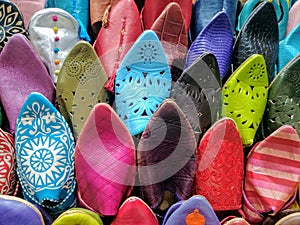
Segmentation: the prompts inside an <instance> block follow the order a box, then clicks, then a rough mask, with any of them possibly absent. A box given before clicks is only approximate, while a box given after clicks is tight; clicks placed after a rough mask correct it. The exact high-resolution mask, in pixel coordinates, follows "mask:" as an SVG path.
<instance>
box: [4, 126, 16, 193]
mask: <svg viewBox="0 0 300 225" xmlns="http://www.w3.org/2000/svg"><path fill="white" fill-rule="evenodd" d="M14 142H15V141H14V138H13V136H12V135H11V134H10V133H7V132H5V131H3V130H2V129H1V128H0V149H1V151H0V194H1V195H13V194H14V192H15V189H16V185H17V174H16V158H15V154H16V151H15V146H14Z"/></svg>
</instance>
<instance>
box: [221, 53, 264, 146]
mask: <svg viewBox="0 0 300 225" xmlns="http://www.w3.org/2000/svg"><path fill="white" fill-rule="evenodd" d="M268 85H269V82H268V73H267V69H266V64H265V60H264V58H263V56H262V55H260V54H253V55H252V56H250V57H249V58H248V59H247V60H246V61H245V62H244V63H243V64H242V65H240V66H239V67H238V68H237V69H236V70H235V71H234V73H233V74H232V75H231V76H230V77H229V78H228V80H227V82H226V83H225V84H224V86H223V88H222V95H223V108H222V115H223V116H224V117H230V118H232V119H233V120H234V121H235V123H236V125H237V128H238V130H239V132H240V135H241V137H242V140H243V144H244V145H246V146H248V145H252V144H253V139H254V136H255V133H256V131H257V128H258V126H259V124H260V122H261V120H262V117H263V114H264V110H265V106H266V103H267V95H268V90H267V88H268Z"/></svg>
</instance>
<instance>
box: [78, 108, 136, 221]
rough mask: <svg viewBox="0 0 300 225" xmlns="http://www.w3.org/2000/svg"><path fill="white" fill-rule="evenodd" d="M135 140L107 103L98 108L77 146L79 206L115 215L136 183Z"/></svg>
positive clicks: (82, 132)
mask: <svg viewBox="0 0 300 225" xmlns="http://www.w3.org/2000/svg"><path fill="white" fill-rule="evenodd" d="M135 159H136V157H135V148H134V143H133V139H132V137H131V136H130V134H129V132H128V130H127V128H126V127H125V125H124V124H123V123H122V121H121V120H120V119H119V117H118V115H117V114H116V113H115V111H114V110H113V109H112V108H111V107H110V106H109V105H108V104H106V103H99V104H97V105H95V106H94V108H93V110H92V111H91V113H90V115H89V117H88V119H87V121H86V122H85V125H84V126H83V128H82V131H81V134H80V135H79V138H78V140H77V143H76V150H75V169H76V179H77V182H78V190H77V192H78V198H79V204H80V205H81V206H83V207H84V208H87V209H90V210H92V211H95V212H97V213H99V214H100V215H102V216H115V215H116V214H117V212H118V209H119V206H120V205H121V203H122V201H123V200H124V199H126V198H127V197H128V195H129V194H130V193H131V191H132V187H133V185H134V182H135V173H136V166H135V163H136V161H135Z"/></svg>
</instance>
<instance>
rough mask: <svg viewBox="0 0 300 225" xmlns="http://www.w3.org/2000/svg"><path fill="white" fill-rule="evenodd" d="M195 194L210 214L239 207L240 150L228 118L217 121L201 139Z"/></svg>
mask: <svg viewBox="0 0 300 225" xmlns="http://www.w3.org/2000/svg"><path fill="white" fill-rule="evenodd" d="M197 158H198V161H197V170H196V182H195V187H196V194H198V195H202V196H204V197H205V198H206V199H207V200H208V201H209V203H210V205H211V206H212V208H213V209H214V211H227V210H238V209H240V208H241V206H242V184H243V178H244V150H243V143H242V139H241V137H240V134H239V132H238V130H237V127H236V125H235V123H234V121H233V120H232V119H229V118H223V119H221V120H219V121H217V122H216V123H215V124H214V125H213V126H212V127H211V128H210V129H209V130H208V131H207V132H206V133H205V135H204V136H203V137H202V139H201V141H200V144H199V146H198V152H197Z"/></svg>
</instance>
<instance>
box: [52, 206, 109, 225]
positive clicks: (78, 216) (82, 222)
mask: <svg viewBox="0 0 300 225" xmlns="http://www.w3.org/2000/svg"><path fill="white" fill-rule="evenodd" d="M66 224H70V225H75V224H76V225H103V222H102V220H101V218H100V216H99V215H98V214H97V213H95V212H93V211H91V210H88V209H84V208H71V209H68V210H66V211H64V212H63V213H62V214H60V215H59V216H58V217H57V218H56V219H55V220H54V222H53V223H52V225H66Z"/></svg>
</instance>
